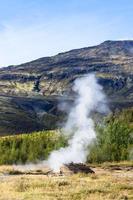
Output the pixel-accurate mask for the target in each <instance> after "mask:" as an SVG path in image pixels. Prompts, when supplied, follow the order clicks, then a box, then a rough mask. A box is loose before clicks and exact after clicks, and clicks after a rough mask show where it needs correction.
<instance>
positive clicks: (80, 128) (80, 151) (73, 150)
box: [48, 74, 108, 172]
mask: <svg viewBox="0 0 133 200" xmlns="http://www.w3.org/2000/svg"><path fill="white" fill-rule="evenodd" d="M72 90H73V91H74V92H75V93H76V94H77V96H76V98H75V101H74V105H73V107H72V108H71V109H70V112H69V114H68V119H67V122H66V124H65V126H64V128H63V132H64V134H68V135H69V138H70V139H69V141H68V147H66V148H61V149H59V150H56V151H53V152H52V153H51V154H50V156H49V159H48V164H49V166H50V168H51V169H52V170H53V171H55V172H59V171H60V167H61V166H63V165H65V164H70V163H85V162H86V159H87V155H88V146H89V145H90V143H91V142H92V141H93V139H94V138H95V137H96V134H95V129H94V122H93V120H92V118H91V113H92V111H97V112H100V113H106V112H107V111H108V108H107V101H106V96H105V94H104V93H103V88H102V87H101V86H100V85H99V84H98V82H97V79H96V77H95V75H94V74H90V75H86V76H83V77H81V78H77V79H76V80H75V81H74V85H73V88H72Z"/></svg>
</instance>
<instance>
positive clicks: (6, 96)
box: [0, 40, 133, 134]
mask: <svg viewBox="0 0 133 200" xmlns="http://www.w3.org/2000/svg"><path fill="white" fill-rule="evenodd" d="M92 72H95V73H96V76H97V78H98V81H99V83H100V84H101V85H102V86H103V88H104V90H105V93H106V94H107V96H108V99H109V101H110V106H111V108H113V109H114V108H116V107H118V108H121V107H129V106H132V105H133V41H132V40H126V41H105V42H103V43H101V44H100V45H97V46H92V47H86V48H82V49H75V50H71V51H68V52H65V53H60V54H58V55H56V56H52V57H43V58H40V59H37V60H34V61H31V62H28V63H24V64H21V65H17V66H8V67H5V68H1V69H0V113H1V117H0V133H1V134H5V133H8V132H10V133H11V132H12V133H16V132H17V133H19V132H23V131H26V132H27V131H28V130H29V131H30V130H31V129H32V130H36V129H39V130H40V129H44V128H46V129H49V128H50V127H51V124H52V125H53V126H52V127H55V126H54V124H55V121H58V117H59V114H58V113H59V112H58V109H57V102H58V100H57V99H58V97H60V96H63V95H64V94H69V96H71V97H72V95H73V94H72V93H71V86H72V83H73V81H74V80H75V78H77V77H80V76H82V75H83V74H87V73H92ZM40 102H41V103H40ZM48 105H51V106H50V107H49V106H48ZM47 106H48V107H49V109H48V107H47ZM51 110H52V111H51ZM55 110H56V112H55ZM43 118H44V119H43ZM48 119H49V120H48ZM53 119H54V120H53ZM18 121H20V122H19V123H18ZM46 121H48V122H49V123H47V122H46ZM1 124H2V125H1ZM7 124H8V126H7ZM12 124H14V126H13V125H12ZM18 124H19V126H18ZM33 124H34V125H33ZM12 126H13V128H12ZM7 127H8V128H7ZM29 127H31V128H29Z"/></svg>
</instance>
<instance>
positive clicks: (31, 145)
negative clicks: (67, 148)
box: [0, 131, 66, 164]
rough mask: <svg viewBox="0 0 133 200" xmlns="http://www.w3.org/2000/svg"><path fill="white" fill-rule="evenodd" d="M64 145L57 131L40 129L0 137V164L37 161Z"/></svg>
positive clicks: (64, 141)
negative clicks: (33, 131)
mask: <svg viewBox="0 0 133 200" xmlns="http://www.w3.org/2000/svg"><path fill="white" fill-rule="evenodd" d="M64 145H66V140H65V139H64V138H63V137H62V136H61V135H60V134H59V133H58V132H57V131H41V132H35V133H32V134H23V135H17V136H8V137H2V138H0V164H13V163H26V162H37V161H38V160H42V159H47V157H48V155H49V153H50V152H51V151H52V150H54V149H59V148H60V147H61V146H64Z"/></svg>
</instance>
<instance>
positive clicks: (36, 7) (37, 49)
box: [0, 0, 133, 67]
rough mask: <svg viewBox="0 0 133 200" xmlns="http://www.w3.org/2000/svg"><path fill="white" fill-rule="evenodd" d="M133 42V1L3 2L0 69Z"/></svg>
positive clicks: (1, 4) (64, 0)
mask: <svg viewBox="0 0 133 200" xmlns="http://www.w3.org/2000/svg"><path fill="white" fill-rule="evenodd" d="M128 39H129V40H131V39H133V0H110V1H109V0H4V1H3V0H0V67H4V66H8V65H16V64H21V63H25V62H27V61H31V60H34V59H37V58H40V57H45V56H52V55H55V54H57V53H60V52H64V51H68V50H71V49H76V48H81V47H87V46H93V45H96V44H99V43H101V42H103V41H105V40H128Z"/></svg>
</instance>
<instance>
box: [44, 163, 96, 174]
mask: <svg viewBox="0 0 133 200" xmlns="http://www.w3.org/2000/svg"><path fill="white" fill-rule="evenodd" d="M77 173H85V174H89V173H95V172H94V171H93V170H92V169H90V167H88V166H87V165H85V164H82V163H81V164H76V163H71V164H68V165H63V166H62V167H61V168H60V172H59V173H53V172H52V171H50V172H49V173H48V174H53V175H65V176H68V175H72V174H77Z"/></svg>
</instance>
